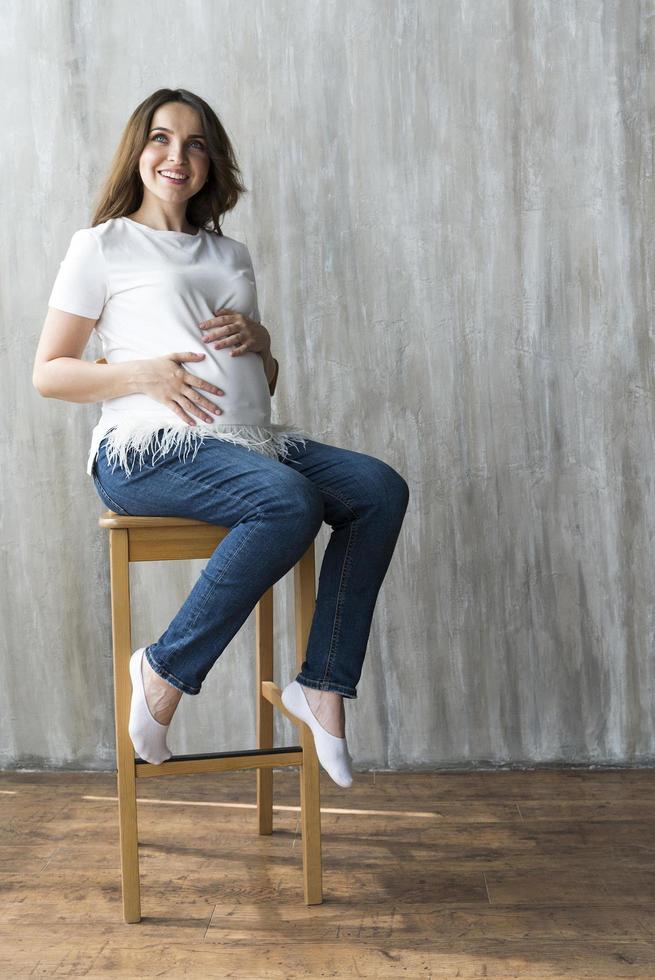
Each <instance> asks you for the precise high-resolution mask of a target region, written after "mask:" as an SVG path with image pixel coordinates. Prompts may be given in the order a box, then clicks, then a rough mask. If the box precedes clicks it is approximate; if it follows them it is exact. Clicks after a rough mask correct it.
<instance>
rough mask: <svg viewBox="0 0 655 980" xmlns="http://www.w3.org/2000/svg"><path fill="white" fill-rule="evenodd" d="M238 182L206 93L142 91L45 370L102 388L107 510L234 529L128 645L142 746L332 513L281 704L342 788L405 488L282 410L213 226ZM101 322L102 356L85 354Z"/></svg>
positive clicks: (154, 739)
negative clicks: (156, 620) (153, 638)
mask: <svg viewBox="0 0 655 980" xmlns="http://www.w3.org/2000/svg"><path fill="white" fill-rule="evenodd" d="M245 190H246V188H245V187H244V186H243V184H242V183H241V182H240V180H239V170H238V167H237V164H236V162H235V156H234V153H233V150H232V146H231V144H230V141H229V139H228V137H227V134H226V132H225V130H224V128H223V126H222V124H221V122H220V121H219V119H218V117H217V116H216V114H215V113H214V112H213V110H212V109H211V108H210V106H209V105H207V103H206V102H204V101H203V100H202V99H201V98H199V97H198V96H196V95H194V94H192V93H191V92H188V91H187V90H185V89H159V90H158V91H156V92H154V93H153V95H151V96H150V97H149V98H147V99H145V100H144V101H143V102H142V103H141V104H140V105H139V106H138V107H137V108H136V109H135V111H134V112H133V113H132V116H131V117H130V119H129V121H128V123H127V126H126V128H125V131H124V133H123V136H122V139H121V141H120V144H119V147H118V149H117V151H116V154H115V157H114V160H113V163H112V165H111V168H110V172H109V175H108V177H107V180H106V184H105V186H104V188H103V190H102V192H101V194H100V198H99V203H98V205H97V207H96V212H95V214H94V217H93V222H92V226H91V228H84V229H81V230H80V231H77V232H75V234H74V235H73V237H72V240H71V243H70V246H69V249H68V252H67V254H66V257H65V258H64V261H63V262H62V263H61V265H60V268H59V272H58V274H57V278H56V280H55V283H54V286H53V289H52V292H51V295H50V299H49V301H48V306H49V309H48V314H47V317H46V321H45V323H44V327H43V332H42V336H41V339H40V342H39V346H38V350H37V354H36V359H35V365H34V379H33V380H34V385H35V387H36V388H37V390H38V391H39V392H40V393H41V394H42V395H44V396H45V397H50V398H62V399H65V400H67V401H74V402H97V401H102V402H103V409H102V414H101V417H100V421H99V422H98V424H97V426H96V427H95V429H94V431H93V438H92V443H91V451H90V454H89V458H88V463H87V472H88V473H89V475H91V476H92V477H93V480H94V485H95V487H96V490H97V493H98V495H99V497H100V499H101V500H102V501H103V503H104V504H105V505H106V506H108V507H109V508H110V509H111V510H113V511H115V512H117V513H119V514H141V515H161V516H181V517H188V518H195V519H198V520H203V521H207V522H208V523H213V524H217V525H224V526H227V527H230V529H231V530H230V533H229V534H228V535H227V536H226V537H225V538H224V539H223V541H221V543H220V544H219V545H218V547H217V548H216V550H215V552H214V553H213V555H212V557H211V558H210V560H209V562H208V563H207V565H206V567H205V568H204V569H203V571H202V572H201V573H200V577H199V579H198V581H197V582H196V584H195V585H194V587H193V589H192V591H191V593H190V594H189V596H188V598H187V599H186V601H185V602H184V604H183V605H182V607H181V609H180V610H179V612H178V613H177V614H176V616H175V617H174V618H173V620H172V622H171V623H170V625H169V626H168V628H167V629H166V631H165V632H164V633H163V635H162V636H161V637H160V638H159V639H158V640H157V642H156V643H152V644H150V645H149V646H147V647H144V648H140V649H138V650H136V651H135V652H134V653H133V654H132V656H131V658H130V675H131V678H132V701H131V707H130V722H129V732H130V737H131V739H132V742H133V744H134V747H135V749H136V751H137V752H138V754H139V756H140V757H141V758H142V759H145V760H146V761H147V762H151V763H153V764H155V765H157V764H160V763H161V762H163V761H164V760H165V759H168V758H170V757H171V752H170V749H169V748H168V745H167V742H166V736H167V732H168V728H169V726H170V722H171V719H172V717H173V714H174V712H175V709H176V707H177V704H178V702H179V699H180V697H181V696H182V694H183V693H186V694H191V695H194V694H198V693H199V692H200V689H201V686H202V682H203V680H204V679H205V677H206V676H207V674H208V672H209V670H210V669H211V667H212V666H213V664H214V663H215V662H216V660H217V659H218V657H219V656H220V655H221V653H222V651H223V650H224V649H225V647H226V646H227V644H228V643H229V642H230V640H231V639H232V638H233V637H234V636H235V634H236V633H237V632H238V630H239V629H240V627H241V626H242V625H243V623H244V622H245V620H246V619H247V617H248V616H249V614H250V612H251V611H252V609H253V608H254V606H255V605H256V603H257V601H258V600H259V598H260V597H261V596H262V595H263V593H264V592H265V591H266V590H267V589H268V588H270V586H271V585H273V584H274V583H275V582H276V581H278V579H280V578H281V577H282V576H283V575H285V574H286V573H287V572H288V571H289V570H290V569H291V568H292V567H293V566H294V565H295V564H296V562H297V561H298V559H299V558H300V557H301V556H302V555H303V554H304V552H305V551H306V550H307V548H308V547H309V545H310V544H311V542H312V541H313V540H314V538H315V537H316V534H317V533H318V531H319V529H320V527H321V525H322V522H323V521H324V520H325V521H326V522H327V523H328V524H330V525H331V526H332V528H333V532H332V535H331V538H330V541H329V544H328V547H327V549H326V552H325V556H324V559H323V564H322V568H321V573H320V578H319V588H318V593H317V597H316V609H315V614H314V619H313V622H312V626H311V630H310V635H309V641H308V645H307V651H306V659H305V661H304V662H303V664H302V668H301V670H300V673H299V674H298V675H297V676H296V678H295V679H294V680H293V681H291V683H289V684H288V685H287V686H286V687H285V688H284V691H283V692H282V701H283V703H284V705H285V707H286V708H287V709H288V710H289V711H290V712H291V713H292V714H293V715H294V716H295V717H297V718H300V719H301V720H302V721H304V722H306V723H307V725H308V726H309V727H310V729H311V731H312V733H313V735H314V741H315V745H316V751H317V755H318V758H319V761H320V762H321V765H322V766H323V768H324V769H325V770H326V771H327V773H328V774H329V775H330V777H331V778H332V779H333V780H334V781H335V782H336V783H338V785H340V786H350V785H351V784H352V767H351V763H352V759H351V757H350V754H349V752H348V747H347V743H346V738H345V715H344V707H343V699H344V697H345V698H356V697H357V691H356V686H357V682H358V680H359V677H360V674H361V670H362V665H363V661H364V656H365V653H366V644H367V640H368V636H369V631H370V625H371V618H372V615H373V609H374V606H375V601H376V598H377V594H378V592H379V589H380V586H381V584H382V581H383V579H384V576H385V574H386V571H387V568H388V566H389V562H390V560H391V557H392V554H393V551H394V548H395V544H396V540H397V538H398V535H399V532H400V527H401V524H402V521H403V518H404V515H405V511H406V508H407V504H408V500H409V489H408V486H407V483H406V482H405V480H404V479H403V478H402V477H401V476H400V474H399V473H397V472H396V471H395V470H394V469H392V468H391V467H390V466H389V465H388V464H387V463H384V462H383V461H382V460H379V459H376V458H375V457H372V456H367V455H365V454H363V453H357V452H354V451H352V450H346V449H339V448H338V447H336V446H330V445H327V444H325V443H320V442H317V441H316V440H314V439H311V438H310V437H309V436H308V435H307V433H305V432H303V431H302V430H300V429H298V428H297V427H295V426H292V425H290V424H289V423H277V424H273V423H271V418H270V408H271V396H272V395H273V393H274V391H275V386H276V384H277V375H278V369H279V366H278V362H277V361H276V360H275V358H273V356H272V354H271V338H270V334H269V332H268V330H267V329H266V327H265V326H264V325H263V324H262V323H260V322H259V320H260V317H259V310H258V305H257V292H256V283H255V276H254V272H253V268H252V262H251V259H250V254H249V251H248V248H247V247H246V246H245V245H244V244H242V243H240V242H238V241H236V240H235V239H233V238H229V237H227V236H225V235H223V233H222V231H221V230H220V221H221V219H222V217H223V216H224V215H225V214H226V213H227V212H228V211H230V210H231V209H232V208H234V206H235V205H236V203H237V201H238V198H239V195H240V193H242V192H243V191H245ZM94 329H96V330H97V332H98V335H99V336H100V338H101V340H102V344H103V351H104V356H105V359H106V361H107V364H106V365H104V364H96V363H90V362H88V361H83V360H82V359H81V358H82V354H83V352H84V349H85V347H86V344H87V342H88V339H89V337H90V336H91V332H92V331H93V330H94ZM203 348H204V349H203ZM196 417H197V419H198V420H200V421H199V422H198V421H197V419H196ZM191 450H193V453H192V456H191V459H188V455H189V452H190V451H191ZM137 461H138V463H139V467H138V469H137V468H136V466H135V463H136V462H137Z"/></svg>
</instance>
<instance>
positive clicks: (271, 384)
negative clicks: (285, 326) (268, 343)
mask: <svg viewBox="0 0 655 980" xmlns="http://www.w3.org/2000/svg"><path fill="white" fill-rule="evenodd" d="M264 370H265V371H266V380H267V381H268V390H269V391H270V393H271V397H273V395H274V394H275V388H276V386H277V376H278V374H279V372H280V365H279V363H278V362H277V361H276V360H275V358H274V357H273V355H272V354H271V349H270V347H269V349H268V351H267V354H266V355H265V356H264Z"/></svg>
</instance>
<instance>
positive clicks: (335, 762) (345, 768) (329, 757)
mask: <svg viewBox="0 0 655 980" xmlns="http://www.w3.org/2000/svg"><path fill="white" fill-rule="evenodd" d="M281 700H282V704H283V705H284V707H285V708H286V709H287V711H290V712H291V714H292V715H295V716H296V718H299V719H300V720H301V721H304V722H305V724H307V725H309V727H310V728H311V730H312V734H313V736H314V745H315V747H316V755H317V756H318V761H319V762H320V763H321V765H322V766H323V768H324V769H325V771H326V772H327V774H328V776H330V778H331V779H333V780H334V782H335V783H336V784H337V785H338V786H344V787H346V788H347V787H348V786H352V781H353V773H352V767H351V764H352V759H351V757H350V753H349V752H348V745H347V743H346V740H345V738H339V737H338V736H337V735H332V734H331V733H330V732H327V731H326V730H325V729H324V728H323V726H322V725H321V723H320V722H319V720H318V718H317V717H316V715H315V714H314V712H313V711H312V709H311V708H310V706H309V702H308V700H307V698H306V697H305V692H304V691H303V689H302V684H299V683H298V681H291V683H290V684H287V686H286V687H285V688H284V690H283V691H282V695H281Z"/></svg>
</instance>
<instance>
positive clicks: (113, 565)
mask: <svg viewBox="0 0 655 980" xmlns="http://www.w3.org/2000/svg"><path fill="white" fill-rule="evenodd" d="M128 534H129V531H128V530H127V529H124V528H120V529H119V528H116V529H113V530H110V531H109V565H110V577H111V626H112V644H113V660H114V710H115V725H116V763H117V769H118V775H117V785H118V814H119V828H120V848H121V874H122V883H123V917H124V919H125V922H140V920H141V900H140V891H139V836H138V828H137V806H136V766H135V762H134V746H133V745H132V740H131V738H130V734H129V731H128V724H129V720H130V699H131V681H130V670H129V658H130V655H131V653H132V631H131V616H130V565H129V542H128Z"/></svg>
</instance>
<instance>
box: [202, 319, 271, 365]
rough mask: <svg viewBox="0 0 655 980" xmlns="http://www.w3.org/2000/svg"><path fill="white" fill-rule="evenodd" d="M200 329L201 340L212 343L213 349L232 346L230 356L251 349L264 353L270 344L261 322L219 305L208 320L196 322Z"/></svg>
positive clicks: (269, 337)
mask: <svg viewBox="0 0 655 980" xmlns="http://www.w3.org/2000/svg"><path fill="white" fill-rule="evenodd" d="M198 326H199V327H200V329H201V331H204V334H203V337H202V342H203V343H204V344H210V343H213V344H214V349H215V350H218V349H219V348H221V347H234V350H233V351H231V354H230V356H231V357H238V356H239V354H246V353H247V352H248V351H251V352H252V353H254V354H261V355H262V356H264V355H265V353H266V350H267V349H270V346H271V335H270V334H269V332H268V330H267V329H266V327H265V326H264V324H263V323H258V322H257V320H251V319H250V317H249V316H245V314H243V313H236V312H235V311H234V310H228V309H226V308H225V307H221V309H220V310H216V313H215V315H214V316H213V317H211V318H210V319H209V320H205V321H204V322H203V323H200V324H198Z"/></svg>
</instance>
